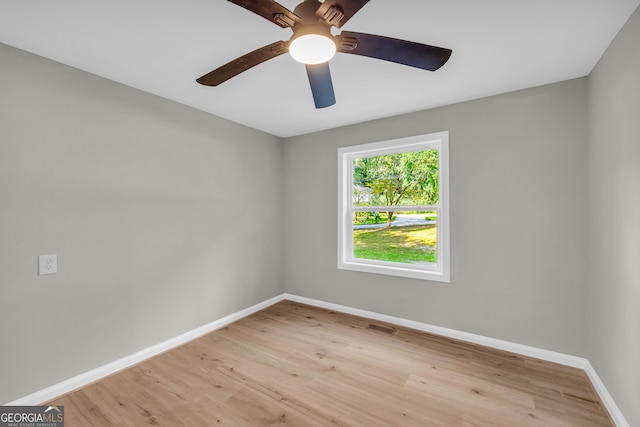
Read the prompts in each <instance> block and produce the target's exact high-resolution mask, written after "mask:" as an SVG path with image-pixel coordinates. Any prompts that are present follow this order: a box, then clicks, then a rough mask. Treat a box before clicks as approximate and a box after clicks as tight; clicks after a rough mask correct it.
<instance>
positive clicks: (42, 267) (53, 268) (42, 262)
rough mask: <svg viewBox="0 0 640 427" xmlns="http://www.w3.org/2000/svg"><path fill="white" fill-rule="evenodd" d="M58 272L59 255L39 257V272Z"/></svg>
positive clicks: (41, 273)
mask: <svg viewBox="0 0 640 427" xmlns="http://www.w3.org/2000/svg"><path fill="white" fill-rule="evenodd" d="M57 272H58V255H57V254H49V255H40V256H39V257H38V274H40V275H43V274H55V273H57Z"/></svg>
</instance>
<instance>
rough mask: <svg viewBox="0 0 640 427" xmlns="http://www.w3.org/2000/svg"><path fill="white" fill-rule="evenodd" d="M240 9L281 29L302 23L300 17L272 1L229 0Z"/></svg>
mask: <svg viewBox="0 0 640 427" xmlns="http://www.w3.org/2000/svg"><path fill="white" fill-rule="evenodd" d="M229 1H230V2H231V3H235V4H237V5H238V6H240V7H243V8H245V9H247V10H249V11H251V12H253V13H256V14H258V15H260V16H262V17H263V18H265V19H268V20H269V21H271V22H273V23H274V24H276V25H279V26H281V27H282V28H289V27H293V24H297V23H299V22H302V20H301V19H300V17H299V16H298V15H296V14H295V13H293V12H291V11H290V10H289V9H287V8H286V7H284V6H282V5H281V4H280V3H276V2H275V1H273V0H229Z"/></svg>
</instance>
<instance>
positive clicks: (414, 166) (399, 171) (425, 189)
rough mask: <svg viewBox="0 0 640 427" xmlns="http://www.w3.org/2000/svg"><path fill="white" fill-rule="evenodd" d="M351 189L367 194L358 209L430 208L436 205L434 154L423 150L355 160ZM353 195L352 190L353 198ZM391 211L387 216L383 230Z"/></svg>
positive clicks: (436, 155)
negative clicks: (367, 190)
mask: <svg viewBox="0 0 640 427" xmlns="http://www.w3.org/2000/svg"><path fill="white" fill-rule="evenodd" d="M353 184H354V189H356V188H359V190H358V192H359V193H363V191H364V190H362V189H363V188H367V189H369V190H370V197H368V201H367V202H366V203H363V202H362V199H363V198H362V197H358V200H359V204H358V205H359V206H363V205H365V204H366V205H369V206H398V205H400V204H402V205H432V204H436V203H438V151H437V150H423V151H412V152H406V153H397V154H385V155H382V156H375V157H366V158H361V159H356V160H355V161H354V165H353ZM356 196H360V194H358V195H356V194H355V190H354V197H356ZM393 214H394V211H388V212H387V228H389V227H391V221H392V218H393Z"/></svg>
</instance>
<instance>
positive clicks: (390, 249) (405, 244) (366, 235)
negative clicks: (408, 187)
mask: <svg viewBox="0 0 640 427" xmlns="http://www.w3.org/2000/svg"><path fill="white" fill-rule="evenodd" d="M353 256H354V257H355V258H362V259H371V260H378V261H391V262H402V263H408V264H417V263H424V262H437V256H436V225H435V224H428V225H411V226H406V227H391V228H374V229H365V230H353Z"/></svg>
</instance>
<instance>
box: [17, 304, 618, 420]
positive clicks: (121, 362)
mask: <svg viewBox="0 0 640 427" xmlns="http://www.w3.org/2000/svg"><path fill="white" fill-rule="evenodd" d="M285 299H286V300H290V301H294V302H299V303H302V304H308V305H313V306H316V307H321V308H326V309H329V310H334V311H339V312H342V313H347V314H353V315H355V316H361V317H366V318H369V319H374V320H379V321H381V322H387V323H393V324H396V325H399V326H404V327H407V328H411V329H416V330H419V331H424V332H429V333H432V334H437V335H442V336H445V337H449V338H453V339H457V340H461V341H466V342H471V343H474V344H479V345H484V346H487V347H492V348H496V349H499V350H504V351H509V352H512V353H516V354H520V355H523V356H529V357H535V358H536V359H541V360H546V361H549V362H554V363H559V364H561V365H566V366H571V367H574V368H579V369H583V370H584V371H585V372H586V374H587V376H588V377H589V379H590V380H591V382H592V383H593V386H594V388H595V389H596V391H597V393H598V395H599V396H600V399H601V400H602V402H603V403H604V405H605V407H606V408H607V410H608V411H609V414H610V415H611V418H612V419H613V421H614V422H615V424H616V426H617V427H629V423H627V421H626V420H625V418H624V416H623V415H622V412H620V409H619V408H618V406H617V405H616V403H615V401H614V400H613V398H612V397H611V395H610V394H609V392H608V391H607V388H606V387H605V386H604V384H603V383H602V381H601V380H600V378H599V377H598V374H596V371H595V369H593V366H591V363H590V362H589V361H588V360H587V359H585V358H582V357H576V356H571V355H568V354H563V353H558V352H555V351H549V350H544V349H539V348H536V347H531V346H527V345H523V344H517V343H512V342H509V341H503V340H498V339H495V338H489V337H485V336H482V335H476V334H471V333H468V332H463V331H457V330H455V329H449V328H443V327H441V326H434V325H429V324H427V323H422V322H416V321H414V320H408V319H403V318H401V317H394V316H388V315H386V314H380V313H376V312H373V311H367V310H361V309H358V308H353V307H349V306H345V305H340V304H334V303H330V302H326V301H320V300H316V299H313V298H307V297H301V296H297V295H292V294H287V293H285V294H282V295H278V296H276V297H273V298H270V299H268V300H266V301H263V302H261V303H258V304H256V305H253V306H251V307H249V308H246V309H244V310H240V311H238V312H236V313H232V314H230V315H228V316H225V317H223V318H221V319H218V320H215V321H213V322H211V323H209V324H207V325H204V326H201V327H199V328H196V329H194V330H192V331H189V332H186V333H184V334H182V335H179V336H177V337H174V338H171V339H169V340H166V341H164V342H161V343H159V344H156V345H154V346H151V347H148V348H146V349H144V350H140V351H138V352H137V353H134V354H132V355H129V356H126V357H123V358H122V359H118V360H116V361H115V362H111V363H109V364H107V365H104V366H102V367H99V368H96V369H93V370H91V371H89V372H86V373H84V374H80V375H78V376H75V377H73V378H70V379H68V380H66V381H63V382H61V383H58V384H55V385H52V386H51V387H47V388H45V389H43V390H40V391H37V392H35V393H33V394H30V395H28V396H25V397H22V398H20V399H17V400H15V401H13V402H9V403H7V404H6V405H10V406H27V405H40V404H42V403H43V402H46V401H49V400H52V399H55V398H56V397H59V396H61V395H63V394H66V393H69V392H71V391H73V390H76V389H78V388H80V387H83V386H85V385H88V384H91V383H93V382H95V381H98V380H100V379H101V378H104V377H106V376H109V375H111V374H114V373H116V372H118V371H121V370H123V369H126V368H128V367H130V366H133V365H135V364H137V363H140V362H142V361H144V360H146V359H149V358H151V357H153V356H156V355H158V354H160V353H163V352H165V351H167V350H171V349H172V348H175V347H177V346H180V345H182V344H184V343H186V342H188V341H191V340H193V339H195V338H198V337H200V336H202V335H205V334H208V333H209V332H212V331H214V330H216V329H220V328H222V327H224V326H226V325H228V324H230V323H232V322H235V321H236V320H240V319H242V318H243V317H246V316H249V315H251V314H253V313H255V312H257V311H260V310H262V309H263V308H266V307H269V306H271V305H273V304H276V303H278V302H280V301H283V300H285Z"/></svg>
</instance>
